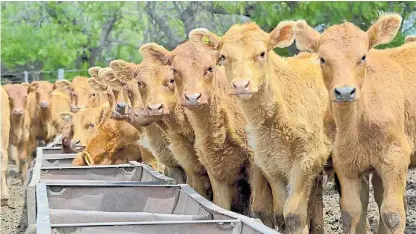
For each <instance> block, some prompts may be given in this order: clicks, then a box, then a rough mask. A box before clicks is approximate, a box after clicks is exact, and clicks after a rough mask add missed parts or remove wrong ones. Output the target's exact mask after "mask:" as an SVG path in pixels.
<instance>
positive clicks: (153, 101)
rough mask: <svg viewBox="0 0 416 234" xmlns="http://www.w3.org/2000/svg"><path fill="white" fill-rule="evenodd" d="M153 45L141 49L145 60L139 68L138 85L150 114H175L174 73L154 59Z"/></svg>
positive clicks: (146, 45)
mask: <svg viewBox="0 0 416 234" xmlns="http://www.w3.org/2000/svg"><path fill="white" fill-rule="evenodd" d="M153 45H154V44H145V45H143V46H142V47H140V53H141V54H142V56H143V58H144V59H143V61H142V63H141V64H140V65H139V66H138V70H137V76H136V77H137V84H138V87H139V91H140V94H141V97H142V100H143V103H144V105H145V109H146V111H147V112H148V114H149V115H150V116H165V115H168V114H169V113H171V112H173V110H174V108H176V105H177V100H178V98H177V92H176V83H175V79H174V74H173V73H174V71H173V70H172V69H171V68H170V66H168V65H166V64H165V63H161V62H160V60H159V59H158V60H156V59H154V55H153V54H152V52H153V51H152V50H153V49H154V48H153ZM162 59H163V58H162Z"/></svg>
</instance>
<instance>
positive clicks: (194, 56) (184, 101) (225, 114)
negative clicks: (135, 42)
mask: <svg viewBox="0 0 416 234" xmlns="http://www.w3.org/2000/svg"><path fill="white" fill-rule="evenodd" d="M141 51H142V53H144V56H145V57H147V56H149V57H153V59H155V60H157V59H161V60H160V62H161V63H165V64H166V65H170V66H171V69H172V70H173V77H174V79H175V83H176V86H177V92H178V96H179V100H178V101H179V104H180V105H182V106H184V107H185V108H186V110H185V113H186V116H187V117H188V119H189V122H190V124H191V126H192V128H193V130H194V132H195V148H196V149H197V151H198V156H199V160H200V162H201V163H202V165H203V166H204V167H205V168H206V169H207V172H208V175H209V178H210V181H211V185H212V190H213V196H214V203H215V204H217V205H219V206H221V207H223V208H225V209H228V210H231V208H232V207H233V210H236V211H238V212H245V209H244V208H245V207H244V201H242V200H241V199H240V194H239V186H240V185H241V183H243V184H244V183H246V184H247V181H248V174H249V171H250V167H251V166H252V160H253V155H252V150H251V149H250V148H249V147H248V143H247V134H246V132H245V125H246V124H247V122H246V120H245V118H244V116H243V112H242V110H241V107H240V105H239V103H238V100H237V98H236V97H232V96H229V94H228V81H227V78H226V76H225V72H224V69H223V68H222V67H217V66H216V51H215V50H212V51H204V52H203V51H197V50H196V49H195V47H194V46H193V45H192V43H191V42H185V43H183V44H181V45H179V46H177V47H176V49H175V50H173V51H172V52H169V51H167V50H166V49H165V48H163V47H162V46H159V45H157V44H154V43H150V44H145V45H143V46H142V49H141ZM165 58H167V59H165ZM247 185H248V184H247ZM233 198H234V201H233ZM246 201H249V197H247V198H246Z"/></svg>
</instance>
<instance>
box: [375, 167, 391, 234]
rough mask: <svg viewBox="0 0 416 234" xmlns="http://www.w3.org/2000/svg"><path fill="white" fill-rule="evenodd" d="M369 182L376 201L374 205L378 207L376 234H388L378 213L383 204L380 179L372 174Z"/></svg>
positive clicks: (382, 190)
mask: <svg viewBox="0 0 416 234" xmlns="http://www.w3.org/2000/svg"><path fill="white" fill-rule="evenodd" d="M371 182H372V184H373V187H374V199H375V200H376V203H377V205H378V210H379V223H378V229H377V234H388V233H389V229H388V228H387V226H386V225H385V224H384V222H383V221H382V219H383V218H382V217H381V212H380V211H381V204H382V203H383V194H384V189H383V182H382V181H381V178H380V176H379V175H378V174H377V173H374V174H373V178H372V180H371Z"/></svg>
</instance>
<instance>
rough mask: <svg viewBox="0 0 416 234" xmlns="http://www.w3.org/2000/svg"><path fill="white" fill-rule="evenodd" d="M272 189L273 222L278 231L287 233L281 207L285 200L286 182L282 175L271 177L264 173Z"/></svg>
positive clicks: (282, 207)
mask: <svg viewBox="0 0 416 234" xmlns="http://www.w3.org/2000/svg"><path fill="white" fill-rule="evenodd" d="M266 178H267V180H268V181H269V184H270V187H271V189H272V195H273V216H274V223H275V225H276V226H277V227H278V231H279V232H282V233H287V231H286V225H285V219H284V217H283V209H284V206H285V201H286V196H287V195H286V184H285V180H284V178H282V177H274V178H273V177H271V176H269V175H266Z"/></svg>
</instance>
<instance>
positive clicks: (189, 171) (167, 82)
mask: <svg viewBox="0 0 416 234" xmlns="http://www.w3.org/2000/svg"><path fill="white" fill-rule="evenodd" d="M113 62H114V61H113ZM113 65H114V64H113ZM119 65H120V66H118V67H116V66H113V69H114V70H118V71H117V73H118V74H120V73H124V76H129V77H133V78H135V79H137V80H136V83H137V84H138V85H139V89H140V94H141V97H142V100H143V103H144V106H145V108H146V112H147V115H148V116H151V117H153V118H154V119H155V120H154V122H155V123H156V124H157V125H158V126H159V127H160V128H161V129H162V130H163V131H164V132H165V134H166V136H167V138H168V139H169V142H170V149H171V151H172V153H173V155H174V157H175V159H176V160H177V161H178V162H179V165H181V167H182V168H183V169H184V170H185V173H186V176H187V184H189V185H190V186H191V187H192V188H194V189H195V190H196V191H197V192H198V193H199V194H201V195H202V196H204V197H208V190H209V189H210V182H209V178H208V175H207V172H206V169H205V168H204V166H202V165H201V163H200V161H199V159H198V156H197V152H196V150H195V148H194V147H195V135H194V131H193V129H192V126H191V125H190V123H189V121H188V119H187V117H186V115H185V112H184V108H183V107H181V106H180V105H179V104H178V103H177V97H176V92H175V89H176V87H175V80H174V79H173V74H172V72H171V70H170V68H169V66H167V65H164V64H161V63H160V62H159V61H157V60H153V59H152V58H151V57H145V58H144V60H143V61H142V63H141V64H140V65H139V66H131V65H129V64H127V63H125V65H126V66H122V65H121V64H119ZM110 66H111V64H110ZM131 69H133V70H131ZM136 111H137V112H142V111H141V109H139V110H134V112H136ZM142 113H143V112H142ZM136 119H137V118H136Z"/></svg>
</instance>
